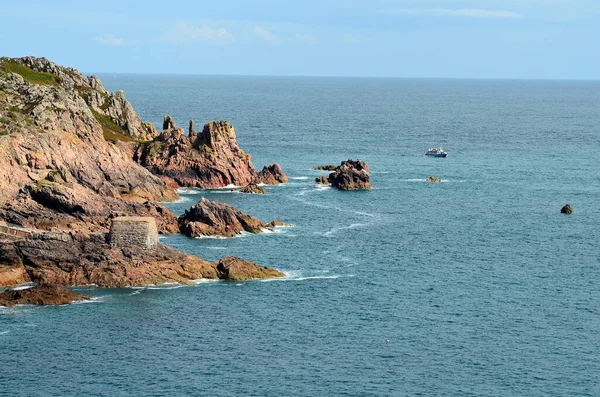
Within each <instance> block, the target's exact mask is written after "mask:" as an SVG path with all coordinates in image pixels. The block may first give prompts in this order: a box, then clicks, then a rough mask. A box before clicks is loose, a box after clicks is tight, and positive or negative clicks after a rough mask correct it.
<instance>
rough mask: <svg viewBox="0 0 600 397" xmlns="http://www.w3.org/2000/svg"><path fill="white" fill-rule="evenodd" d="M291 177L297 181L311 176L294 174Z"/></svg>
mask: <svg viewBox="0 0 600 397" xmlns="http://www.w3.org/2000/svg"><path fill="white" fill-rule="evenodd" d="M289 179H294V180H296V181H305V180H307V179H309V177H308V176H292V177H290V178H289Z"/></svg>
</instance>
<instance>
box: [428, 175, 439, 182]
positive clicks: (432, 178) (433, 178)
mask: <svg viewBox="0 0 600 397" xmlns="http://www.w3.org/2000/svg"><path fill="white" fill-rule="evenodd" d="M441 181H442V179H441V178H438V177H436V176H429V177H428V178H427V179H426V180H425V182H434V183H437V182H441Z"/></svg>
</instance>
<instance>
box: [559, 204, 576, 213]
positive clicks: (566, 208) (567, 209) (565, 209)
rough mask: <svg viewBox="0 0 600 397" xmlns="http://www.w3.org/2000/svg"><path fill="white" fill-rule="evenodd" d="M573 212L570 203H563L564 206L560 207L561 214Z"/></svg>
mask: <svg viewBox="0 0 600 397" xmlns="http://www.w3.org/2000/svg"><path fill="white" fill-rule="evenodd" d="M573 212H574V211H573V208H572V207H571V205H570V204H565V206H564V207H562V208H561V209H560V213H561V214H572V213H573Z"/></svg>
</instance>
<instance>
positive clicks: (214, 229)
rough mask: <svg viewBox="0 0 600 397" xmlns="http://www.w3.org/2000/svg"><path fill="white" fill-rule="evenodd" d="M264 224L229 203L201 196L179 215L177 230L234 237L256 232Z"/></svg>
mask: <svg viewBox="0 0 600 397" xmlns="http://www.w3.org/2000/svg"><path fill="white" fill-rule="evenodd" d="M265 227H266V224H265V223H264V222H262V221H260V220H258V219H256V218H253V217H251V216H250V215H248V214H245V213H243V212H242V211H240V210H238V209H237V208H235V207H232V206H231V205H228V204H224V203H217V202H215V201H209V200H207V199H206V198H204V197H203V198H202V199H201V200H200V201H198V203H197V204H196V205H194V206H193V207H192V208H190V209H189V210H188V211H185V214H183V215H181V216H180V217H179V230H180V231H181V233H183V234H185V235H186V236H189V237H200V236H222V237H234V236H236V235H238V234H240V233H241V232H249V233H253V234H258V233H261V232H262V229H263V228H265Z"/></svg>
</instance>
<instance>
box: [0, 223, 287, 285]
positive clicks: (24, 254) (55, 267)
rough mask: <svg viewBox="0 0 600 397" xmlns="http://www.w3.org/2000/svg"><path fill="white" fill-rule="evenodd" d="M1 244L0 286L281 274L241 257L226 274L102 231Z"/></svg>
mask: <svg viewBox="0 0 600 397" xmlns="http://www.w3.org/2000/svg"><path fill="white" fill-rule="evenodd" d="M0 247H1V249H0V285H5V286H7V285H17V284H21V283H23V282H24V281H25V282H36V283H40V284H56V285H64V286H70V285H71V286H73V285H87V284H96V285H98V286H101V287H125V286H143V285H150V284H162V283H167V282H177V283H181V284H189V283H191V282H192V280H197V279H202V278H208V279H229V278H230V277H231V275H232V274H241V273H243V274H249V275H252V276H251V278H261V277H281V276H283V274H282V273H279V272H277V271H276V270H273V269H269V270H265V269H264V268H260V267H258V266H257V265H255V264H253V263H252V262H247V261H243V260H241V259H237V260H236V261H237V263H238V264H239V267H238V268H237V269H236V272H233V273H231V272H230V274H228V273H227V272H224V271H218V270H217V267H218V262H215V263H212V264H211V263H209V262H206V261H204V260H202V259H200V258H198V257H195V256H192V255H187V254H185V253H183V252H181V251H178V250H176V249H174V248H171V247H168V246H166V245H163V244H160V243H159V244H158V245H157V246H156V247H155V248H154V249H152V250H146V249H142V248H136V247H127V248H119V247H114V246H111V245H110V244H108V243H107V242H106V236H105V235H104V234H103V233H100V234H85V233H78V232H70V233H64V232H46V233H41V234H39V235H38V236H37V237H32V238H29V239H24V240H20V241H14V242H5V243H3V244H1V245H0ZM236 277H239V276H236ZM236 279H239V278H236Z"/></svg>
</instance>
